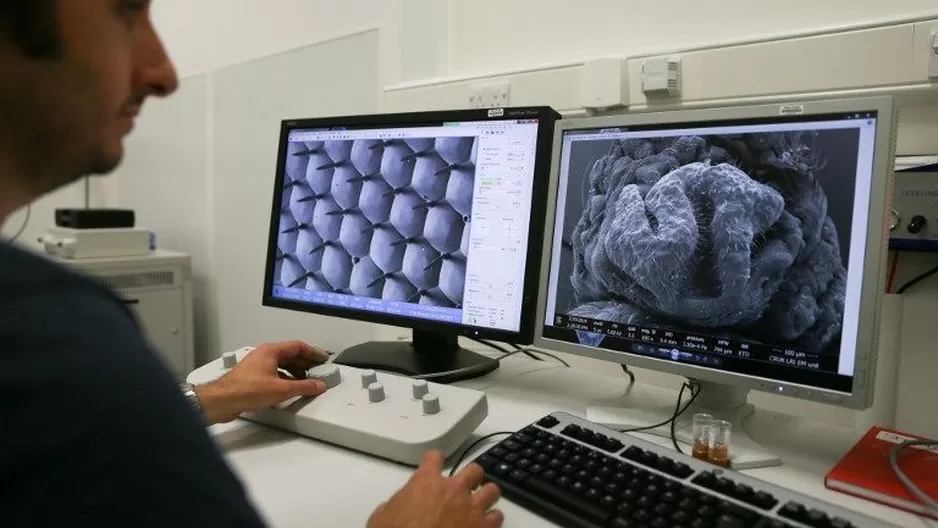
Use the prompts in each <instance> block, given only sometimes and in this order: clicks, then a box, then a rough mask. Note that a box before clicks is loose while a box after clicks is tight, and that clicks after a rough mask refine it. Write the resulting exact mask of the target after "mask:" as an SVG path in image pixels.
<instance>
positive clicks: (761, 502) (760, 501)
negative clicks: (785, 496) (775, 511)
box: [746, 491, 778, 510]
mask: <svg viewBox="0 0 938 528" xmlns="http://www.w3.org/2000/svg"><path fill="white" fill-rule="evenodd" d="M746 502H748V503H749V504H752V505H753V506H758V507H759V508H762V509H763V510H771V509H772V508H774V507H775V505H776V504H778V499H776V498H775V497H774V496H773V495H772V494H771V493H768V492H765V491H757V492H756V493H755V495H753V496H752V500H749V501H746Z"/></svg>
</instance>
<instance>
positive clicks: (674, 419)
mask: <svg viewBox="0 0 938 528" xmlns="http://www.w3.org/2000/svg"><path fill="white" fill-rule="evenodd" d="M688 386H689V385H688V384H687V383H685V384H683V385H681V392H680V393H678V395H677V402H676V403H675V404H674V414H672V415H671V431H670V432H671V443H672V444H674V449H675V450H676V451H677V452H678V453H680V454H682V455H683V454H684V450H683V449H681V446H680V445H679V444H678V443H677V433H676V432H675V431H674V429H675V427H676V424H677V417H678V416H679V414H680V412H681V399H682V396H684V389H686V388H687V387H688ZM692 392H693V389H692ZM692 401H693V400H692Z"/></svg>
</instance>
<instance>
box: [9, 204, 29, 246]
mask: <svg viewBox="0 0 938 528" xmlns="http://www.w3.org/2000/svg"><path fill="white" fill-rule="evenodd" d="M32 214H33V206H32V204H29V205H27V206H26V218H24V219H23V223H22V225H20V228H19V229H18V230H17V231H16V234H15V235H13V238H11V239H10V240H9V242H16V240H17V239H18V238H19V237H21V236H23V233H24V232H25V231H26V226H28V225H29V217H30V216H32Z"/></svg>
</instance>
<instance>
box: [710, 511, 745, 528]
mask: <svg viewBox="0 0 938 528" xmlns="http://www.w3.org/2000/svg"><path fill="white" fill-rule="evenodd" d="M715 526H716V528H747V527H749V526H751V525H750V524H747V523H746V521H744V520H742V519H740V518H739V517H733V516H732V515H729V514H727V513H724V514H723V515H721V516H719V517H717V521H716V524H715Z"/></svg>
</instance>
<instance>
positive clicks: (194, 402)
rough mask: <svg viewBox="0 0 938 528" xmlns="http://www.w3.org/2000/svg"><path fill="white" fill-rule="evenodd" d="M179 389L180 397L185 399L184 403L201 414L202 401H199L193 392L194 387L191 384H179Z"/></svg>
mask: <svg viewBox="0 0 938 528" xmlns="http://www.w3.org/2000/svg"><path fill="white" fill-rule="evenodd" d="M179 389H180V390H181V391H182V395H183V396H185V397H186V401H187V402H189V405H190V406H191V407H192V408H193V409H195V410H196V411H198V412H199V413H201V412H202V400H200V399H199V395H198V394H196V392H195V385H193V384H191V383H180V384H179Z"/></svg>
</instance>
